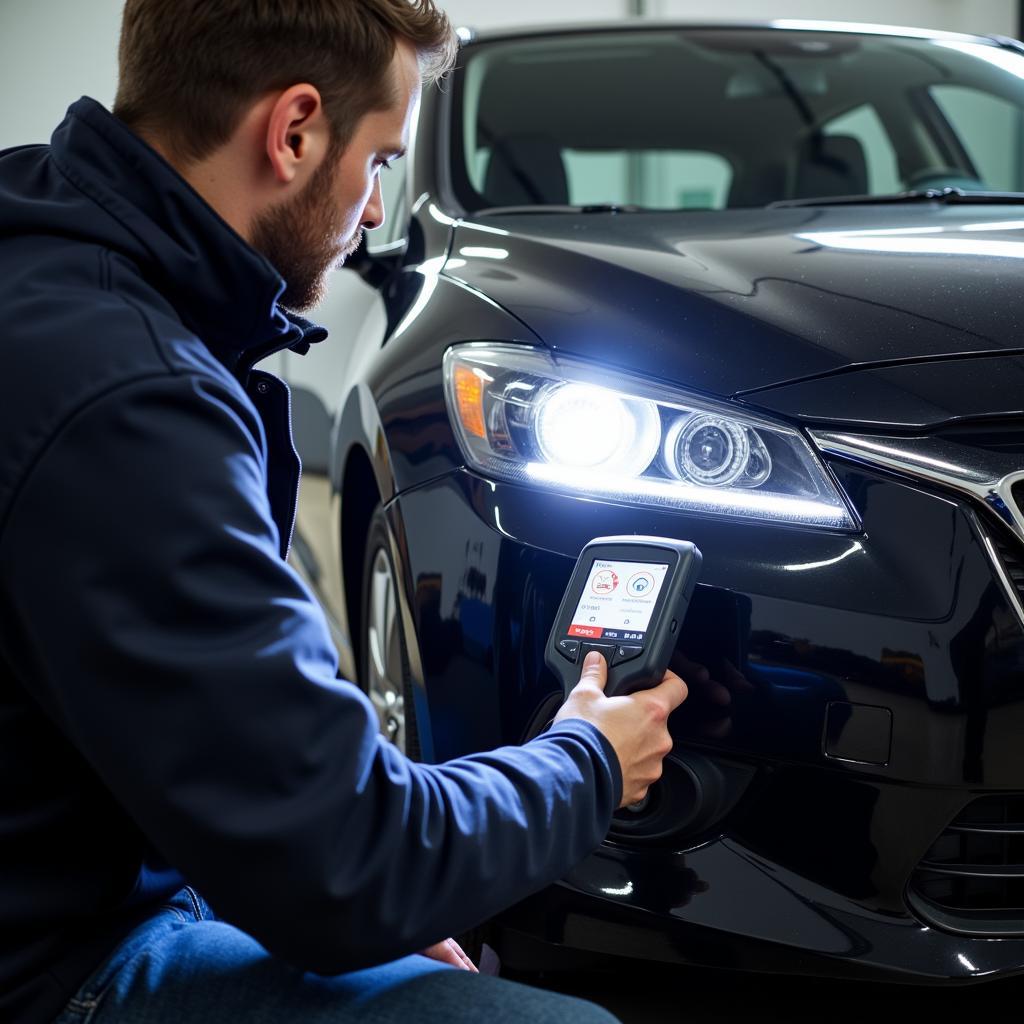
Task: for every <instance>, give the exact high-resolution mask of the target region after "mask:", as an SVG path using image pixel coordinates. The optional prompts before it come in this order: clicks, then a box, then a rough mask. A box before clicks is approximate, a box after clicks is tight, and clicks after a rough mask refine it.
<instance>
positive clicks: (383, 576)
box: [359, 505, 420, 760]
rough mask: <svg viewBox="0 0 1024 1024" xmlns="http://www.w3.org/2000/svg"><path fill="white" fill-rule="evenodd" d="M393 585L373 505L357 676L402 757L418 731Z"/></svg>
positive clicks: (416, 751)
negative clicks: (358, 673)
mask: <svg viewBox="0 0 1024 1024" xmlns="http://www.w3.org/2000/svg"><path fill="white" fill-rule="evenodd" d="M398 587H399V583H398V574H397V573H396V572H395V565H394V562H393V561H392V559H391V544H390V532H389V530H388V523H387V519H386V517H385V515H384V510H383V508H381V507H380V506H379V505H378V506H377V508H376V509H374V512H373V516H372V517H371V519H370V525H369V528H368V529H367V533H366V554H365V556H364V559H363V590H362V612H363V614H362V620H361V621H362V643H361V644H360V675H359V678H360V681H361V682H362V686H363V690H364V691H365V692H366V695H367V696H368V697H369V698H370V700H371V702H372V703H373V706H374V708H376V710H377V716H378V717H379V718H380V728H381V732H382V733H383V734H384V735H385V736H386V737H387V738H388V739H389V740H391V742H392V743H394V744H395V746H396V747H398V749H399V750H401V751H402V753H404V754H405V755H406V756H407V757H411V758H413V759H414V760H418V759H419V756H420V745H419V733H418V732H417V729H416V709H415V705H414V703H413V696H412V685H411V682H412V681H411V677H410V673H409V657H408V654H407V653H406V649H405V637H404V635H403V632H402V619H401V613H400V610H399V606H398Z"/></svg>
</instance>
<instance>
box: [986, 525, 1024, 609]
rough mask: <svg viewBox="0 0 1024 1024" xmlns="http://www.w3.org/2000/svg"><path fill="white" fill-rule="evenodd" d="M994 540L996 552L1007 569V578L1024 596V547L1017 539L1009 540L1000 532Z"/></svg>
mask: <svg viewBox="0 0 1024 1024" xmlns="http://www.w3.org/2000/svg"><path fill="white" fill-rule="evenodd" d="M992 542H993V543H994V544H995V548H996V552H997V553H998V555H999V559H1000V561H1001V562H1002V563H1003V568H1004V569H1005V570H1006V576H1007V579H1009V581H1010V582H1011V583H1012V584H1013V586H1014V587H1015V588H1016V591H1017V593H1018V594H1020V596H1021V597H1022V598H1024V547H1021V545H1020V544H1019V543H1017V541H1016V540H1008V539H1007V538H1005V537H1003V536H1001V535H998V534H997V535H994V536H993V537H992Z"/></svg>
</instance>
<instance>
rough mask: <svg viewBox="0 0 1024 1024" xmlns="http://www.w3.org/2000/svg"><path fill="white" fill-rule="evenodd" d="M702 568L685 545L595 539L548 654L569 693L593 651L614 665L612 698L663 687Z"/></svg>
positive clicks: (611, 667)
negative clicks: (587, 657) (585, 659)
mask: <svg viewBox="0 0 1024 1024" xmlns="http://www.w3.org/2000/svg"><path fill="white" fill-rule="evenodd" d="M700 566H701V554H700V551H699V550H698V549H697V547H696V546H695V545H693V544H691V543H690V542H689V541H685V540H669V539H667V538H664V537H635V536H625V537H596V538H595V539H594V540H592V541H591V542H590V543H589V544H588V545H587V546H586V547H585V548H584V549H583V551H582V552H581V553H580V557H579V560H578V561H577V562H576V568H575V569H574V570H573V574H572V577H571V579H570V580H569V585H568V586H567V587H566V590H565V595H564V596H563V597H562V603H561V605H560V606H559V609H558V615H557V617H556V618H555V623H554V625H553V626H552V627H551V635H550V636H549V637H548V643H547V647H546V648H545V652H544V660H545V661H546V662H547V664H548V667H549V668H550V669H551V670H552V671H553V672H554V673H555V674H556V675H557V676H558V677H559V678H560V679H561V681H562V689H563V691H564V692H565V694H566V695H568V693H569V691H570V690H571V689H572V688H573V687H574V686H575V685H576V683H577V682H578V681H579V678H580V674H581V672H582V671H583V659H584V658H585V657H586V656H587V654H588V653H589V652H590V651H598V652H599V653H600V654H601V655H603V656H604V659H605V660H606V661H607V662H608V682H607V685H606V687H605V692H606V693H607V694H608V695H609V696H616V695H618V694H623V693H631V692H632V691H634V690H642V689H647V688H649V687H652V686H657V684H658V683H660V682H661V678H662V676H663V675H664V674H665V669H666V668H667V667H668V662H669V658H670V657H671V655H672V649H673V648H674V647H675V643H676V638H677V637H678V635H679V628H680V626H681V625H682V622H683V618H684V617H685V615H686V609H687V606H688V605H689V603H690V598H691V596H692V595H693V588H694V586H696V583H697V576H698V575H699V573H700Z"/></svg>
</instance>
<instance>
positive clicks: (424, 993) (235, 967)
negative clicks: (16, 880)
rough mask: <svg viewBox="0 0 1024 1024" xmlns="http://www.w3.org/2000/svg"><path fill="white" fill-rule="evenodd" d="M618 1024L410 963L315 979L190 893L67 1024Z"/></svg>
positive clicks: (557, 1000) (462, 974)
mask: <svg viewBox="0 0 1024 1024" xmlns="http://www.w3.org/2000/svg"><path fill="white" fill-rule="evenodd" d="M235 1021H238V1022H245V1024H270V1022H274V1024H281V1022H289V1021H301V1022H303V1024H328V1022H330V1024H349V1022H352V1024H356V1022H359V1024H457V1022H459V1021H472V1022H474V1024H477V1022H480V1021H485V1022H486V1024H509V1022H511V1021H530V1022H531V1024H533V1022H536V1024H616V1022H615V1018H614V1017H612V1016H611V1015H610V1014H608V1013H606V1012H605V1011H604V1010H602V1009H600V1008H599V1007H597V1006H594V1005H593V1004H591V1003H586V1002H583V1001H581V1000H578V999H573V998H570V997H568V996H563V995H559V994H556V993H552V992H543V991H540V990H539V989H533V988H529V987H528V986H526V985H519V984H516V983H514V982H510V981H503V980H502V979H501V978H492V977H487V976H485V975H480V974H471V973H470V972H469V971H461V970H457V969H455V968H452V967H449V966H447V965H445V964H441V963H439V962H438V961H436V960H428V959H427V958H426V957H424V956H407V957H405V958H404V959H402V960H396V961H394V962H393V963H389V964H383V965H382V966H380V967H371V968H367V969H365V970H361V971H352V972H351V973H349V974H340V975H337V976H335V977H322V976H320V975H316V974H304V973H303V972H302V971H299V970H296V969H295V968H293V967H289V966H288V965H287V964H285V963H282V962H281V961H280V960H278V959H276V958H274V957H273V956H271V955H270V954H269V953H268V952H267V951H266V950H265V949H264V948H263V947H262V946H261V945H260V944H259V943H258V942H256V941H255V939H252V938H250V937H249V936H248V935H246V934H245V933H244V932H242V931H239V930H238V929H237V928H234V927H232V926H231V925H229V924H225V923H224V922H222V921H218V920H217V919H216V918H215V916H214V915H213V913H212V912H211V911H210V909H209V907H208V906H207V905H206V904H205V903H204V902H203V900H202V899H201V898H200V897H199V896H197V895H196V893H195V892H194V891H193V890H192V889H190V888H185V889H182V890H181V892H179V893H177V895H176V896H175V897H174V898H173V899H172V900H171V901H170V902H169V903H168V904H167V905H166V906H164V907H163V908H161V910H160V911H159V912H158V913H156V914H155V915H154V916H153V917H151V918H150V919H149V920H147V921H146V922H144V923H143V924H142V925H140V926H139V927H138V928H136V929H135V931H133V932H132V933H131V935H129V936H128V938H127V939H125V940H124V942H122V943H121V945H120V946H118V948H117V949H116V950H115V951H114V953H113V954H112V955H111V956H110V958H109V959H108V960H107V961H106V962H105V963H104V964H103V965H102V966H101V967H100V968H99V969H98V970H97V971H96V972H95V973H94V974H93V975H92V977H91V978H89V979H88V981H86V983H85V984H84V985H83V986H82V987H81V989H80V990H79V991H78V993H77V994H76V996H75V997H74V999H72V1000H71V1002H70V1003H68V1005H67V1006H66V1007H65V1009H64V1011H63V1012H62V1013H61V1015H60V1016H59V1017H58V1018H57V1022H56V1024H185V1022H202V1024H207V1022H210V1024H221V1022H223V1024H233V1022H235Z"/></svg>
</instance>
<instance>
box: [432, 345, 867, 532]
mask: <svg viewBox="0 0 1024 1024" xmlns="http://www.w3.org/2000/svg"><path fill="white" fill-rule="evenodd" d="M444 381H445V397H446V400H447V402H448V411H449V415H450V416H451V420H452V423H453V425H454V427H455V434H456V436H457V437H458V439H459V444H460V446H461V448H462V452H463V455H464V456H465V458H466V462H467V464H468V465H469V466H470V467H472V468H473V469H476V470H479V471H480V472H481V473H483V474H484V475H486V476H490V477H497V478H501V479H504V480H511V481H514V482H516V483H523V484H530V485H538V486H542V487H546V488H550V489H553V490H558V491H563V492H567V493H572V494H582V495H586V496H587V497H595V498H606V499H609V500H613V501H620V502H625V503H627V504H635V505H648V506H653V507H656V508H671V509H680V510H683V509H686V510H692V511H697V512H710V513H717V514H720V515H730V516H745V517H749V518H754V519H761V520H770V521H777V522H785V523H806V524H809V525H813V526H825V527H833V528H838V529H845V530H852V529H857V528H858V523H857V520H856V518H855V517H854V515H853V513H852V511H851V509H850V507H849V505H848V504H847V501H846V499H845V498H844V496H843V495H842V493H841V492H840V490H839V488H838V486H837V485H836V483H835V482H834V481H833V480H832V478H831V477H830V476H829V474H828V472H827V471H826V470H825V468H824V466H822V464H821V463H820V461H819V460H818V458H817V457H816V456H815V454H814V451H813V449H812V448H811V446H810V444H809V443H808V441H807V440H806V438H805V437H804V435H803V434H802V433H801V432H800V431H799V430H796V429H795V428H793V427H791V426H789V425H787V424H785V423H778V422H775V421H773V420H769V419H767V418H764V417H762V416H760V415H757V414H753V413H747V412H742V413H741V412H738V411H737V410H736V409H735V408H733V407H732V406H730V405H728V404H726V403H722V402H714V401H711V400H708V399H705V398H700V397H697V396H696V395H690V394H687V393H686V392H684V391H682V390H676V389H669V388H667V387H665V388H663V387H658V386H656V385H652V384H650V383H648V382H646V381H644V380H642V379H639V378H635V377H631V376H629V375H627V374H623V373H618V372H612V371H608V370H606V369H603V368H601V367H597V366H593V365H590V364H588V363H585V362H583V361H579V360H575V359H566V358H561V357H559V358H558V360H557V361H556V360H555V359H554V358H553V357H552V356H551V355H550V354H548V353H547V352H546V351H544V350H542V349H537V348H531V347H529V346H527V345H503V344H490V343H487V342H471V343H467V344H463V345H455V346H453V347H452V348H450V349H449V350H448V351H447V352H446V353H445V357H444Z"/></svg>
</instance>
